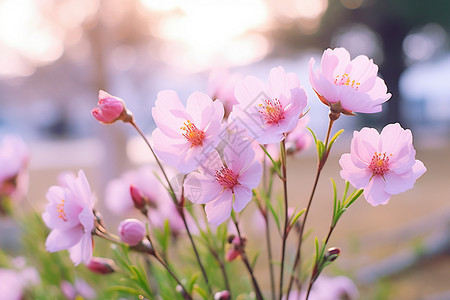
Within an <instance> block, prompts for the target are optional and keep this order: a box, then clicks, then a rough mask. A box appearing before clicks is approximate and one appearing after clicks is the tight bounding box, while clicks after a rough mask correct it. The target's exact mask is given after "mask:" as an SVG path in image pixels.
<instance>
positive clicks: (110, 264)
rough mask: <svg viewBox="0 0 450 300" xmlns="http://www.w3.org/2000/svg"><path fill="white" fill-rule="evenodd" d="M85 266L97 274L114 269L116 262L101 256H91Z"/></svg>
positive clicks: (107, 272) (111, 271)
mask: <svg viewBox="0 0 450 300" xmlns="http://www.w3.org/2000/svg"><path fill="white" fill-rule="evenodd" d="M86 267H87V268H88V269H89V270H91V271H92V272H94V273H97V274H110V273H114V272H115V271H116V264H115V263H114V261H113V260H111V259H108V258H103V257H92V259H91V261H90V262H89V264H87V265H86Z"/></svg>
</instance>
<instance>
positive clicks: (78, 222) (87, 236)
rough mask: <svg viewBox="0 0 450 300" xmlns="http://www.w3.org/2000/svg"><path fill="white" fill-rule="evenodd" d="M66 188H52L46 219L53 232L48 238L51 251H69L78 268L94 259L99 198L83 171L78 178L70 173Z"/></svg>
mask: <svg viewBox="0 0 450 300" xmlns="http://www.w3.org/2000/svg"><path fill="white" fill-rule="evenodd" d="M62 180H63V183H62V186H56V185H55V186H52V187H50V189H49V190H48V192H47V200H48V201H49V203H48V204H47V206H46V207H45V212H44V213H43V214H42V218H43V220H44V222H45V224H46V225H47V227H49V228H50V229H52V231H51V232H50V234H49V235H48V237H47V241H46V243H45V246H46V247H47V251H49V252H56V251H60V250H64V249H69V252H70V258H71V259H72V261H73V262H74V264H75V265H78V264H79V263H81V262H84V263H89V261H90V260H91V258H92V248H93V243H92V230H93V229H94V213H93V212H92V210H93V208H94V203H95V197H94V196H93V195H92V193H91V188H90V186H89V183H88V181H87V179H86V176H85V175H84V172H83V171H82V170H80V171H79V172H78V177H75V175H74V174H66V176H65V177H64V178H62Z"/></svg>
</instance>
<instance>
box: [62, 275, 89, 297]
mask: <svg viewBox="0 0 450 300" xmlns="http://www.w3.org/2000/svg"><path fill="white" fill-rule="evenodd" d="M60 288H61V291H62V293H63V295H64V296H65V297H66V299H68V300H76V299H78V298H79V297H78V296H81V298H82V299H95V298H96V297H97V293H96V292H95V290H94V289H93V288H92V287H91V286H90V285H89V284H88V283H87V282H86V281H84V280H82V279H79V278H77V279H75V283H74V284H73V285H72V284H71V283H70V282H68V281H65V280H64V281H62V282H61V284H60Z"/></svg>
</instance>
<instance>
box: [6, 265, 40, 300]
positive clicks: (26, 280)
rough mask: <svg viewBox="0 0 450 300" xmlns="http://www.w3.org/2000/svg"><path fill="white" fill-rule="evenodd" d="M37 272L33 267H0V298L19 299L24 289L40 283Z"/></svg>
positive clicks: (7, 299)
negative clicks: (17, 268) (16, 268)
mask: <svg viewBox="0 0 450 300" xmlns="http://www.w3.org/2000/svg"><path fill="white" fill-rule="evenodd" d="M40 281H41V279H40V277H39V274H38V272H37V271H36V269H35V268H33V267H25V268H21V269H20V270H12V269H4V268H0V300H21V299H22V298H23V294H24V290H26V289H27V288H29V287H30V286H35V285H38V284H39V283H40Z"/></svg>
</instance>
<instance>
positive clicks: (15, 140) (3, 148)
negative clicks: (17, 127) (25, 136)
mask: <svg viewBox="0 0 450 300" xmlns="http://www.w3.org/2000/svg"><path fill="white" fill-rule="evenodd" d="M29 159H30V155H29V152H28V147H27V146H26V145H25V143H24V141H23V140H22V139H21V138H20V137H18V136H14V135H7V136H5V137H4V138H3V139H2V143H1V144H0V166H1V168H0V197H1V196H11V197H13V198H20V197H22V196H23V195H24V194H25V193H26V190H27V188H28V174H27V172H26V168H27V166H28V161H29Z"/></svg>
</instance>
